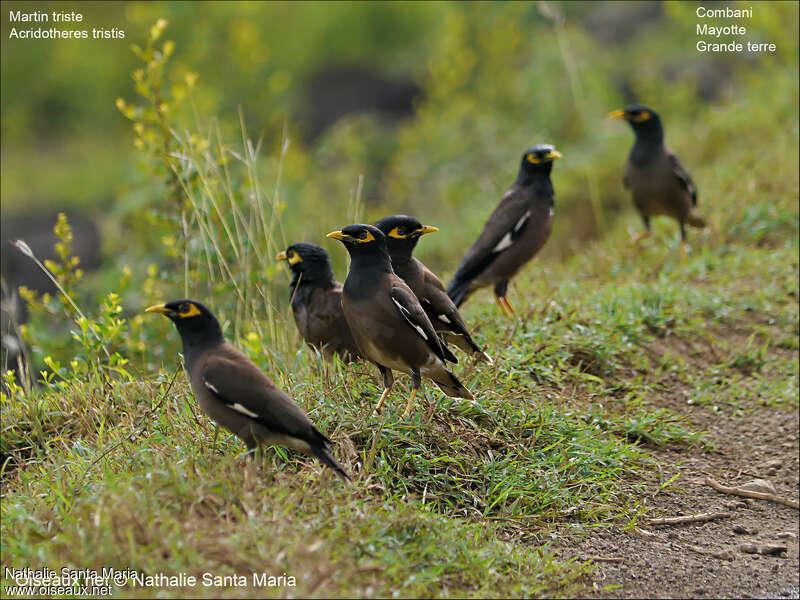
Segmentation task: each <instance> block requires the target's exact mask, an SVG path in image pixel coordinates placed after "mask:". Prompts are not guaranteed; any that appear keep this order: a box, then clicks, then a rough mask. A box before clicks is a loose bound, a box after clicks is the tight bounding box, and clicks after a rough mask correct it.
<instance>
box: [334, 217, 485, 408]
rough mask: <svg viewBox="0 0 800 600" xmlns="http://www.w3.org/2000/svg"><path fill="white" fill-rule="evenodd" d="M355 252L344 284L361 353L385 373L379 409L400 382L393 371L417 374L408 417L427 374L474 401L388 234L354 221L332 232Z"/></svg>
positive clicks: (344, 300)
mask: <svg viewBox="0 0 800 600" xmlns="http://www.w3.org/2000/svg"><path fill="white" fill-rule="evenodd" d="M328 237H329V238H333V239H336V240H339V241H341V242H342V243H343V244H344V246H345V248H346V249H347V251H348V253H349V254H350V258H351V263H350V272H349V273H348V274H347V279H346V280H345V282H344V291H343V295H342V307H343V308H344V316H345V318H346V319H347V322H348V323H349V324H350V330H351V331H352V332H353V337H354V338H355V340H356V343H357V344H358V347H359V349H360V350H361V353H362V354H363V355H364V356H366V357H367V358H369V359H370V360H371V361H372V362H374V363H375V364H376V365H377V367H378V369H379V370H380V372H381V375H382V376H383V385H384V390H383V393H382V394H381V397H380V400H379V401H378V404H377V406H376V407H375V413H376V414H377V413H379V412H380V410H381V408H382V406H383V403H384V401H385V400H386V398H387V396H388V395H389V392H390V391H391V389H392V385H393V384H394V376H393V374H392V371H393V370H394V371H402V372H405V373H409V374H410V375H411V395H410V397H409V399H408V403H407V404H406V408H405V411H404V413H403V418H406V417H408V415H409V414H410V413H411V409H412V408H413V406H414V398H415V397H416V395H417V391H418V390H419V388H420V386H421V385H422V377H427V378H429V379H431V380H432V381H433V382H434V383H435V384H436V385H438V386H439V389H441V390H442V391H443V392H444V393H445V394H447V395H448V396H451V397H454V398H466V399H469V400H472V394H471V393H470V392H469V390H468V389H466V388H465V387H464V386H463V385H462V384H461V382H460V381H459V380H458V379H457V378H456V376H455V375H453V373H451V372H450V371H449V370H448V369H447V367H446V366H445V361H451V362H457V361H456V358H455V356H453V354H452V352H450V351H449V350H448V349H447V347H446V346H443V345H442V343H441V341H440V340H439V336H438V335H436V331H435V330H434V328H433V324H432V323H431V321H430V319H429V318H428V316H427V315H426V314H425V311H424V310H423V309H422V306H421V305H420V303H419V300H417V297H416V296H415V295H414V292H412V291H411V288H409V287H408V285H406V283H405V282H404V281H403V280H402V279H401V278H400V277H398V276H397V275H396V274H395V272H394V271H393V270H392V262H391V259H390V258H389V252H388V249H387V247H386V236H385V235H384V234H383V232H381V230H380V229H378V228H376V227H373V226H372V225H348V226H347V227H345V228H343V229H342V230H341V231H332V232H331V233H329V234H328Z"/></svg>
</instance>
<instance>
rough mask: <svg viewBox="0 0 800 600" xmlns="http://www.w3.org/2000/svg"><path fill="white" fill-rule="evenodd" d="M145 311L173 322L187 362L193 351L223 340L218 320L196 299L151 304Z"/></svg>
mask: <svg viewBox="0 0 800 600" xmlns="http://www.w3.org/2000/svg"><path fill="white" fill-rule="evenodd" d="M145 312H149V313H159V314H162V315H164V316H165V317H167V318H168V319H169V320H170V321H172V322H173V323H175V327H176V328H177V329H178V333H179V334H180V336H181V340H182V341H183V348H184V352H183V354H184V357H185V358H186V360H187V362H190V360H191V358H192V355H193V354H194V352H195V351H200V352H202V350H204V349H206V348H210V347H212V346H214V345H217V344H220V343H222V342H223V337H222V328H221V327H220V325H219V321H217V318H216V317H215V316H214V314H213V313H212V312H211V311H210V310H209V309H208V308H207V307H206V306H205V305H204V304H203V303H202V302H198V301H197V300H187V299H183V300H173V301H172V302H167V303H166V304H157V305H155V306H151V307H150V308H148V309H147V310H146V311H145Z"/></svg>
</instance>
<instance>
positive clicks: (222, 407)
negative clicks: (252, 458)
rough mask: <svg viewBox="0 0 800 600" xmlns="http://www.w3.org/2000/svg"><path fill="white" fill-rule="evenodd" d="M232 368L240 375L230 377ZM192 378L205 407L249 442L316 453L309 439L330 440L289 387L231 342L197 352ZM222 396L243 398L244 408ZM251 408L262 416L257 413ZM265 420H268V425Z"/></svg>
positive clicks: (319, 442) (319, 441)
mask: <svg viewBox="0 0 800 600" xmlns="http://www.w3.org/2000/svg"><path fill="white" fill-rule="evenodd" d="M232 373H235V377H230V374H232ZM189 380H190V383H191V386H192V391H193V392H194V394H195V397H196V398H197V402H198V404H199V405H200V408H202V409H203V410H204V411H205V413H206V414H207V415H208V416H210V417H211V418H212V419H213V420H214V421H216V422H217V423H219V424H220V425H222V426H223V427H225V428H226V429H227V430H228V431H230V432H231V433H233V434H235V435H236V436H237V437H239V438H240V439H241V440H242V441H243V442H244V443H245V445H246V446H247V447H248V448H251V449H252V448H255V447H256V446H257V445H258V444H259V443H262V444H267V445H272V444H278V445H281V446H287V447H289V448H294V449H295V450H299V451H301V452H303V453H305V454H313V453H312V450H311V445H310V443H309V442H310V441H316V442H317V444H318V445H319V444H322V443H323V442H325V443H327V441H328V439H327V438H326V437H325V436H323V435H322V434H321V433H320V432H319V431H317V430H316V428H315V427H314V426H313V425H312V424H311V421H310V420H309V419H308V417H307V416H306V414H305V413H304V412H303V411H302V410H301V409H300V407H299V406H297V404H295V402H294V400H292V399H291V398H290V397H289V396H288V394H286V392H284V391H283V390H281V389H279V388H277V387H276V386H275V384H274V383H272V381H271V380H270V379H269V377H267V376H266V375H265V374H264V373H263V372H262V371H261V369H259V368H258V367H257V366H255V365H254V364H253V363H252V362H251V361H250V359H249V358H248V357H247V355H245V354H244V353H243V352H240V351H239V350H237V349H236V348H234V347H233V346H231V345H230V344H229V343H228V342H223V343H222V344H221V345H219V346H217V347H215V348H213V349H210V350H207V351H205V352H203V353H202V354H201V355H200V356H198V357H197V358H196V359H195V362H194V364H193V365H192V369H191V372H190V376H189ZM219 396H224V397H226V398H232V399H235V398H240V399H242V403H241V407H242V409H240V410H231V408H229V406H228V405H226V404H224V403H221V402H220V401H219V399H218V397H219ZM248 406H250V407H251V408H249V409H248V408H247V407H248ZM248 411H249V412H250V413H251V414H258V415H259V417H260V418H259V419H257V420H256V419H254V418H253V417H252V416H250V415H248V414H247V412H248ZM264 420H268V421H269V423H270V425H269V427H267V426H266V425H265V424H264V423H263V422H262V421H264Z"/></svg>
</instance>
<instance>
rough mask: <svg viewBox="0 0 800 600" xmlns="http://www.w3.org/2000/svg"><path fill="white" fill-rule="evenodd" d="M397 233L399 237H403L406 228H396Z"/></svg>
mask: <svg viewBox="0 0 800 600" xmlns="http://www.w3.org/2000/svg"><path fill="white" fill-rule="evenodd" d="M397 233H399V234H400V235H405V234H406V228H405V227H398V228H397Z"/></svg>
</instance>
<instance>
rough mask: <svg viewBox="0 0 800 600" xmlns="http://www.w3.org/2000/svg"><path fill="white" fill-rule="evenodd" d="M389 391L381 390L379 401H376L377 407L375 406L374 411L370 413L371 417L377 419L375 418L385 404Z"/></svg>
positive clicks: (387, 389) (388, 389) (386, 389)
mask: <svg viewBox="0 0 800 600" xmlns="http://www.w3.org/2000/svg"><path fill="white" fill-rule="evenodd" d="M391 390H392V388H384V389H383V393H382V394H381V398H380V400H378V404H377V406H375V409H374V410H373V411H372V416H373V417H377V416H379V415H380V414H381V408H383V403H384V402H386V398H387V397H388V396H389V392H390V391H391Z"/></svg>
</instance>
